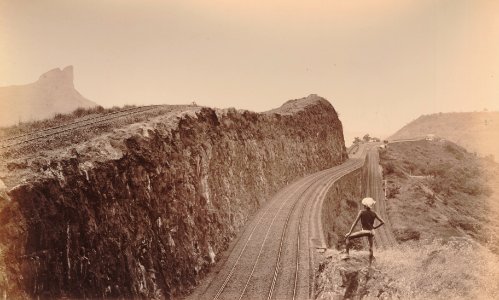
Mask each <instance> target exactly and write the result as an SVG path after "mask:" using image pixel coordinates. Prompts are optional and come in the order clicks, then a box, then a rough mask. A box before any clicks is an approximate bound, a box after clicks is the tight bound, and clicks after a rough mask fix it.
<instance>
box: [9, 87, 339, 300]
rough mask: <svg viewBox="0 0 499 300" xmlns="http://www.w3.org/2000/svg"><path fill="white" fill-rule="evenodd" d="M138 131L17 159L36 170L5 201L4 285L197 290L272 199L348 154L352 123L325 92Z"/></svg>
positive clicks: (15, 168)
mask: <svg viewBox="0 0 499 300" xmlns="http://www.w3.org/2000/svg"><path fill="white" fill-rule="evenodd" d="M300 103H301V105H300ZM291 106H292V109H290V107H291ZM126 130H127V132H128V133H127V134H125V135H123V134H122V135H120V138H119V139H116V138H112V136H109V138H108V141H107V142H106V143H105V144H104V146H102V144H95V146H94V147H100V148H103V149H104V150H105V151H101V152H98V151H97V152H92V151H89V150H88V149H90V148H91V147H92V146H91V145H90V146H88V145H87V147H86V148H85V147H79V148H77V149H80V150H78V151H74V149H73V150H72V151H69V150H65V151H66V152H67V153H64V155H59V157H62V158H47V159H45V160H43V161H42V162H40V160H36V163H35V161H34V160H30V159H29V158H26V160H25V161H24V162H23V163H22V164H15V165H12V167H11V174H9V176H13V175H12V174H15V173H18V174H30V175H29V176H28V175H26V176H25V177H22V176H19V180H17V181H18V184H17V185H14V184H9V185H10V186H9V187H7V188H8V190H9V191H8V193H7V194H8V197H9V198H10V199H11V200H10V201H7V200H3V201H2V200H0V221H1V222H0V224H1V225H0V226H1V227H0V238H1V240H0V244H1V245H2V248H1V249H0V250H1V251H0V259H1V261H0V273H2V274H1V275H2V276H0V289H3V290H4V291H7V294H8V295H18V296H23V295H24V296H30V297H36V296H41V297H49V298H52V297H62V296H70V297H102V296H107V297H111V296H125V297H135V296H143V297H148V298H160V297H163V296H165V297H167V298H168V297H173V296H175V295H179V294H182V293H185V292H187V291H188V290H189V289H190V288H192V287H193V286H195V285H196V283H197V282H198V280H199V279H200V278H201V277H202V276H203V274H205V273H206V272H208V271H209V269H210V265H212V264H214V263H216V262H217V258H218V256H219V254H220V253H221V252H222V251H224V250H225V249H226V248H227V247H228V243H229V241H230V240H231V239H232V238H234V237H235V235H236V234H237V232H238V231H239V230H240V228H241V227H242V226H243V225H244V223H245V221H246V220H247V219H248V217H249V216H250V215H251V214H252V213H253V212H254V211H255V210H256V209H258V208H259V207H260V206H261V204H263V203H264V202H265V201H266V200H267V199H268V198H269V196H270V195H272V194H273V193H274V192H276V191H277V190H278V189H279V188H281V187H283V186H284V185H286V184H287V183H288V182H289V181H292V180H294V179H296V178H298V177H300V176H303V175H305V174H308V173H312V172H315V171H318V170H322V169H326V168H329V167H332V166H334V165H338V164H340V163H342V162H343V161H344V160H345V159H346V158H347V155H346V151H345V147H344V142H343V133H342V125H341V122H340V121H339V119H338V117H337V114H336V112H335V110H334V108H333V107H332V106H331V104H329V102H327V101H326V100H324V99H322V98H320V97H317V96H309V97H307V98H305V99H301V100H296V101H291V102H288V103H286V104H285V105H283V107H282V108H281V110H274V111H271V112H267V113H263V114H257V113H252V112H248V111H236V110H234V109H228V110H213V109H209V108H203V109H198V110H196V111H195V112H186V113H184V114H182V115H180V116H179V117H169V118H166V117H165V118H161V117H159V118H156V119H154V120H153V121H150V122H149V123H147V124H142V125H141V126H130V127H128V128H127V129H126ZM101 138H102V137H101ZM102 139H106V137H103V138H102ZM84 143H87V144H91V143H92V141H88V142H84ZM81 149H87V150H85V151H86V152H82V151H83V150H81ZM95 153H105V154H99V155H96V154H95ZM49 157H50V156H49ZM28 171H29V172H28ZM6 182H13V181H12V180H10V181H9V180H7V181H6Z"/></svg>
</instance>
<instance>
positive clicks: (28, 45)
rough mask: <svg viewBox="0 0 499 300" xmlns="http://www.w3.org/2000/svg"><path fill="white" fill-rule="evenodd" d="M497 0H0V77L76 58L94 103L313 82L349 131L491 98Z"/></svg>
mask: <svg viewBox="0 0 499 300" xmlns="http://www.w3.org/2000/svg"><path fill="white" fill-rule="evenodd" d="M498 53H499V1H497V0H442V1H435V0H412V1H407V0H357V1H355V0H348V1H347V0H329V1H326V0H324V1H318V0H309V1H294V0H287V1H284V0H279V1H272V0H266V1H259V0H258V1H257V0H253V1H229V0H210V1H208V0H207V1H193V0H181V1H173V0H171V1H167V0H165V1H160V0H156V1H155V0H137V1H132V0H128V1H126V0H92V1H91V0H72V1H67V0H59V1H57V0H32V1H28V0H12V1H8V0H0V86H6V85H13V84H25V83H29V82H33V81H35V80H36V79H37V78H38V77H39V76H40V75H41V74H42V73H44V72H46V71H48V70H50V69H53V68H56V67H60V68H62V67H65V66H67V65H73V66H74V67H75V85H76V88H77V89H78V90H79V91H80V93H81V94H82V95H84V96H85V97H86V98H88V99H90V100H93V101H95V102H97V103H99V104H101V105H103V106H106V107H107V106H113V105H124V104H156V103H164V104H180V103H190V102H192V101H196V102H197V103H198V104H200V105H206V106H211V107H219V108H225V107H236V108H243V109H249V110H253V111H265V110H269V109H272V108H275V107H278V106H280V105H281V104H282V103H284V102H285V101H286V100H289V99H296V98H301V97H304V96H307V95H308V94H311V93H315V94H319V95H320V96H323V97H325V98H327V99H328V100H329V101H330V102H331V103H332V104H333V105H334V107H335V108H336V110H337V111H338V112H339V115H340V119H341V120H342V122H343V126H344V129H345V131H346V136H347V141H346V142H347V144H349V143H350V142H351V141H350V140H349V139H351V138H353V136H351V135H352V134H359V135H360V134H361V133H365V132H369V133H371V135H379V136H381V137H383V135H389V134H392V133H394V132H395V131H396V130H398V129H399V128H401V127H402V126H403V125H405V124H406V123H408V122H410V121H411V120H413V119H415V118H417V117H418V116H419V115H421V114H428V113H436V112H451V111H475V110H476V111H481V110H483V109H484V108H487V109H488V110H499V55H498Z"/></svg>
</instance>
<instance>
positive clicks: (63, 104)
mask: <svg viewBox="0 0 499 300" xmlns="http://www.w3.org/2000/svg"><path fill="white" fill-rule="evenodd" d="M94 106H97V104H96V103H94V102H92V101H90V100H88V99H86V98H85V97H83V96H82V95H81V94H80V93H79V92H78V91H77V90H76V89H75V87H74V82H73V67H72V66H68V67H66V68H64V69H62V70H61V69H59V68H57V69H53V70H50V71H48V72H47V73H45V74H42V75H41V76H40V78H39V79H38V80H37V81H35V82H33V83H30V84H26V85H15V86H7V87H0V126H10V125H14V124H17V123H19V122H27V121H35V120H40V119H45V118H50V117H53V116H54V115H55V114H57V113H68V112H71V111H73V110H75V109H77V108H80V107H81V108H88V107H94Z"/></svg>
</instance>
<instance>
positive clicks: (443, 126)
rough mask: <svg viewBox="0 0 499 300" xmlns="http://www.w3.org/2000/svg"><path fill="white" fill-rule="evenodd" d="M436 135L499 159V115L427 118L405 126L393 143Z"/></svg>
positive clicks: (476, 114)
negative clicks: (399, 140)
mask: <svg viewBox="0 0 499 300" xmlns="http://www.w3.org/2000/svg"><path fill="white" fill-rule="evenodd" d="M427 134H435V135H436V136H438V137H441V138H445V139H448V140H450V141H452V142H454V143H456V144H458V145H460V146H462V147H465V148H466V149H467V150H468V151H470V152H477V153H478V154H479V155H481V156H487V155H493V156H494V157H495V159H496V161H497V160H498V159H499V139H498V138H497V137H498V136H499V112H463V113H439V114H431V115H423V116H421V117H419V118H418V119H416V120H414V121H412V122H410V123H409V124H407V125H406V126H404V127H402V128H401V129H400V130H399V131H397V132H396V133H395V134H393V135H392V136H390V137H389V138H388V139H389V140H397V139H410V138H417V137H424V136H426V135H427Z"/></svg>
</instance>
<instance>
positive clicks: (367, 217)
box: [343, 198, 385, 263]
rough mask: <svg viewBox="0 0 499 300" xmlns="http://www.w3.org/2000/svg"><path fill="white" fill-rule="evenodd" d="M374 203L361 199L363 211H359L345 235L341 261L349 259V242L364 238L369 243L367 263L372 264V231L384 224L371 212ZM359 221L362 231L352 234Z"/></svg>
mask: <svg viewBox="0 0 499 300" xmlns="http://www.w3.org/2000/svg"><path fill="white" fill-rule="evenodd" d="M375 203H376V201H374V199H373V198H364V199H362V205H363V206H364V209H363V210H361V211H359V213H358V214H357V218H355V222H353V224H352V227H351V228H350V231H349V232H348V233H347V234H346V235H345V237H346V239H347V245H346V255H345V257H344V258H343V259H348V258H349V250H350V246H351V245H350V240H351V239H355V238H360V237H363V236H366V237H367V240H368V241H369V263H371V262H372V259H373V257H374V256H373V238H374V229H376V228H378V227H380V226H382V225H383V224H385V222H384V221H383V220H382V219H381V218H380V217H379V216H378V214H377V213H376V212H375V211H374V210H372V208H373V206H374V204H375ZM359 219H360V223H361V225H362V230H361V231H357V232H354V233H352V231H353V229H354V228H355V226H356V225H357V223H358V222H359ZM376 219H378V221H379V224H378V225H376V226H374V221H375V220H376Z"/></svg>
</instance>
